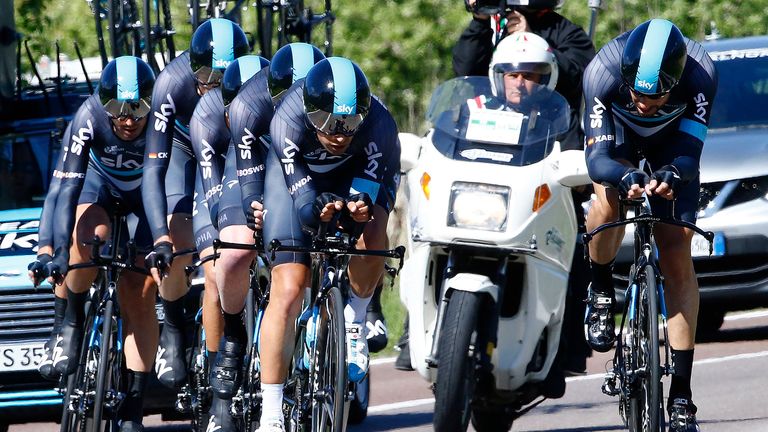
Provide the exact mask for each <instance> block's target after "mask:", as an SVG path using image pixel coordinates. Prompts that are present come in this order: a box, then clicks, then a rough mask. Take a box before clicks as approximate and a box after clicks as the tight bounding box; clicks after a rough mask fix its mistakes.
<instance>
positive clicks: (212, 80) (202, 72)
mask: <svg viewBox="0 0 768 432" xmlns="http://www.w3.org/2000/svg"><path fill="white" fill-rule="evenodd" d="M193 74H194V76H195V80H197V83H198V84H199V85H201V86H204V87H209V88H213V87H218V86H219V84H221V78H223V77H224V71H223V70H222V69H214V68H212V67H210V66H202V67H201V68H199V69H198V70H196V71H194V72H193Z"/></svg>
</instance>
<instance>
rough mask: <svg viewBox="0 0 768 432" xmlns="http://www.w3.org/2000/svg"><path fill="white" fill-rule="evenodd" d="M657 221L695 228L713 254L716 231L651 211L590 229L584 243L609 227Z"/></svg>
mask: <svg viewBox="0 0 768 432" xmlns="http://www.w3.org/2000/svg"><path fill="white" fill-rule="evenodd" d="M624 201H629V202H631V203H633V204H634V206H635V207H641V206H642V204H640V203H638V202H637V201H634V200H624ZM642 207H644V206H642ZM657 223H661V224H665V225H674V226H679V227H682V228H688V229H690V230H693V231H694V232H696V233H697V234H699V235H701V236H702V237H704V238H705V239H707V241H708V242H709V254H710V255H712V251H713V244H712V243H713V242H714V240H715V233H714V232H712V231H705V230H703V229H701V228H699V227H698V226H696V225H695V224H692V223H690V222H686V221H682V220H677V219H671V218H666V217H664V218H663V217H659V216H653V215H652V214H650V213H642V214H640V215H638V216H635V217H632V218H629V219H621V220H618V221H616V222H608V223H606V224H603V225H600V226H599V227H597V228H595V229H593V230H592V231H590V232H588V233H585V234H584V235H583V236H582V238H583V239H584V245H588V244H589V242H590V241H592V239H593V238H594V237H595V235H597V234H599V233H600V232H602V231H605V230H607V229H611V228H616V227H620V226H625V225H629V224H649V225H653V224H657Z"/></svg>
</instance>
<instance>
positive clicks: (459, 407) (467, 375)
mask: <svg viewBox="0 0 768 432" xmlns="http://www.w3.org/2000/svg"><path fill="white" fill-rule="evenodd" d="M481 296H482V295H481V294H475V293H469V292H465V291H455V292H454V293H453V294H452V295H451V299H450V301H449V302H448V307H447V308H446V310H445V317H444V318H443V328H442V331H441V332H440V341H439V342H438V367H437V383H436V384H435V414H434V419H433V426H434V430H436V431H441V432H464V431H466V430H467V427H468V426H469V420H470V418H471V416H472V410H471V409H470V404H471V402H472V399H473V397H474V393H475V384H476V382H477V380H476V376H475V366H476V365H477V362H478V356H479V350H480V348H479V347H477V346H476V345H475V343H476V341H477V318H478V315H479V311H480V308H481V307H482V304H483V298H482V297H481Z"/></svg>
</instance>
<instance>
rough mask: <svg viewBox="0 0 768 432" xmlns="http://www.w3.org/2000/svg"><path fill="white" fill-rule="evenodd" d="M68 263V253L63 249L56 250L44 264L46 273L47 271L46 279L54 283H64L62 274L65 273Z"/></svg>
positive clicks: (64, 274)
mask: <svg viewBox="0 0 768 432" xmlns="http://www.w3.org/2000/svg"><path fill="white" fill-rule="evenodd" d="M68 264H69V253H68V252H65V251H63V250H57V251H56V253H55V254H54V255H53V259H51V261H50V262H49V263H48V264H46V265H45V270H46V273H48V281H49V282H51V283H52V284H56V285H61V284H62V283H64V276H66V275H67V270H68V269H67V265H68Z"/></svg>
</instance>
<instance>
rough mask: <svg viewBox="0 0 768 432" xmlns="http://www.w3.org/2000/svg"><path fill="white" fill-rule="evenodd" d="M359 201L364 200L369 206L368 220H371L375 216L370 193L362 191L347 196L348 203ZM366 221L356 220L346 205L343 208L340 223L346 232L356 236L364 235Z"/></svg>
mask: <svg viewBox="0 0 768 432" xmlns="http://www.w3.org/2000/svg"><path fill="white" fill-rule="evenodd" d="M357 201H362V202H364V203H365V206H366V207H368V220H371V218H372V217H373V201H371V197H370V195H368V194H367V193H364V192H361V193H356V194H353V195H350V196H349V198H347V202H348V203H350V202H357ZM366 222H367V221H366ZM366 222H357V221H355V220H354V219H353V218H352V214H351V213H350V212H349V209H348V208H346V207H345V208H344V209H343V210H342V214H341V217H340V218H339V225H341V228H342V230H343V231H344V232H346V233H349V234H352V235H353V236H355V237H360V235H362V233H363V230H364V229H365V223H366Z"/></svg>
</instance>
